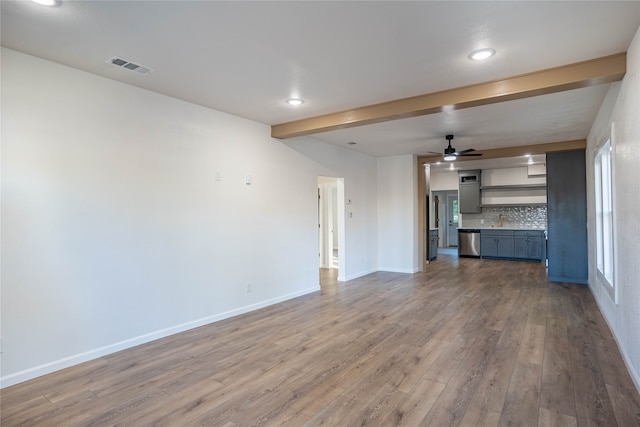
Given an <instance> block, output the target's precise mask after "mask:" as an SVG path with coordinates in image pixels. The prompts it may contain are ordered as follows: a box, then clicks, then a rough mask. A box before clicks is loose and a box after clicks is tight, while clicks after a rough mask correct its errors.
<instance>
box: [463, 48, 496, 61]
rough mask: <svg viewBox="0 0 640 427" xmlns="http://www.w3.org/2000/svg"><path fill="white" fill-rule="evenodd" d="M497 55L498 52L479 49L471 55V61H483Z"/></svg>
mask: <svg viewBox="0 0 640 427" xmlns="http://www.w3.org/2000/svg"><path fill="white" fill-rule="evenodd" d="M495 54H496V51H495V50H493V49H478V50H474V51H473V52H471V53H470V54H469V59H473V60H474V61H483V60H485V59H488V58H491V57H492V56H493V55H495Z"/></svg>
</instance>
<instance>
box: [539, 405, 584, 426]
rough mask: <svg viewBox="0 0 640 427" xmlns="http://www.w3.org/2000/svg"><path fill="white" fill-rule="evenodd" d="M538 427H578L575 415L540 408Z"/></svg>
mask: <svg viewBox="0 0 640 427" xmlns="http://www.w3.org/2000/svg"><path fill="white" fill-rule="evenodd" d="M538 427H578V421H577V420H576V418H575V417H571V416H569V415H565V414H561V413H559V412H555V411H552V410H550V409H546V408H540V414H539V415H538Z"/></svg>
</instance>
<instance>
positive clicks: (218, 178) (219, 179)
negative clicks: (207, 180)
mask: <svg viewBox="0 0 640 427" xmlns="http://www.w3.org/2000/svg"><path fill="white" fill-rule="evenodd" d="M216 181H222V175H221V174H220V172H218V171H216Z"/></svg>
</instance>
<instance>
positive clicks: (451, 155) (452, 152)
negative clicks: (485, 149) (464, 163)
mask: <svg viewBox="0 0 640 427" xmlns="http://www.w3.org/2000/svg"><path fill="white" fill-rule="evenodd" d="M445 138H446V140H447V141H448V142H449V146H448V147H447V148H445V149H444V155H443V157H444V160H446V161H448V162H450V161H452V160H455V159H456V158H457V157H462V156H482V154H481V153H472V151H476V150H474V149H473V148H468V149H466V150H462V151H456V149H455V148H453V147H452V146H451V140H452V139H453V135H446V136H445ZM434 154H440V153H434Z"/></svg>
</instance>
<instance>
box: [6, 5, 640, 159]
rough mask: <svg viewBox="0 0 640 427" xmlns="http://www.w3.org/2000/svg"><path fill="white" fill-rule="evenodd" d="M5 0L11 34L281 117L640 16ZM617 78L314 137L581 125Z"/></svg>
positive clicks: (522, 60) (189, 96) (400, 142)
mask: <svg viewBox="0 0 640 427" xmlns="http://www.w3.org/2000/svg"><path fill="white" fill-rule="evenodd" d="M0 3H1V11H0V12H1V19H2V22H1V37H2V45H3V46H5V47H8V48H11V49H15V50H18V51H21V52H25V53H28V54H32V55H35V56H38V57H41V58H45V59H49V60H52V61H55V62H59V63H62V64H66V65H69V66H72V67H75V68H79V69H82V70H86V71H88V72H91V73H95V74H99V75H102V76H105V77H108V78H111V79H114V80H119V81H122V82H124V83H128V84H131V85H135V86H138V87H141V88H146V89H149V90H153V91H155V92H159V93H163V94H166V95H169V96H173V97H175V98H179V99H183V100H186V101H190V102H193V103H196V104H200V105H204V106H207V107H211V108H214V109H216V110H220V111H225V112H228V113H232V114H235V115H238V116H242V117H246V118H249V119H253V120H256V121H259V122H262V123H266V124H270V125H271V124H277V123H282V122H287V121H292V120H297V119H302V118H307V117H312V116H316V115H320V114H327V113H333V112H337V111H344V110H347V109H352V108H356V107H361V106H365V105H370V104H374V103H379V102H384V101H389V100H395V99H400V98H405V97H409V96H414V95H420V94H425V93H431V92H436V91H441V90H446V89H452V88H456V87H460V86H466V85H470V84H475V83H481V82H486V81H492V80H497V79H501V78H506V77H510V76H514V75H519V74H523V73H528V72H533V71H538V70H542V69H546V68H551V67H556V66H561V65H565V64H570V63H575V62H579V61H584V60H589V59H594V58H599V57H603V56H606V55H611V54H615V53H619V52H623V51H626V50H627V48H628V46H629V43H630V41H631V39H632V38H633V36H634V34H635V32H636V30H637V28H638V26H639V25H640V1H624V2H614V1H589V2H578V1H567V2H564V1H552V2H538V1H531V2H484V1H472V2H463V1H446V2H434V1H428V2H419V1H417V2H400V1H388V2H382V1H380V2H369V1H352V2H338V1H333V2H329V1H327V2H311V1H299V2H271V1H258V2H221V1H65V0H62V2H61V3H60V5H59V6H58V7H53V8H47V7H43V6H40V5H37V4H34V3H31V2H29V1H25V0H20V1H11V0H3V1H2V2H0ZM482 47H492V48H494V49H495V50H496V51H497V54H496V55H495V57H493V58H491V59H490V60H488V61H485V62H474V61H471V60H469V59H468V58H467V55H468V53H469V52H471V51H472V50H475V49H478V48H482ZM113 56H120V57H122V58H124V59H127V60H129V61H132V62H135V63H138V64H141V65H144V66H146V67H149V68H151V69H153V70H154V72H153V73H152V74H150V75H148V76H141V75H138V74H136V73H133V72H130V71H127V70H124V69H120V68H116V67H114V66H113V65H111V64H108V63H107V62H106V61H107V60H108V59H109V58H111V57H113ZM608 86H609V85H602V86H596V87H591V88H584V89H576V90H572V91H568V92H563V93H556V94H552V95H544V96H539V97H534V98H528V99H522V100H517V101H509V102H505V103H500V104H493V105H485V106H482V107H474V108H468V109H463V110H458V111H451V112H448V113H438V114H433V115H428V116H423V117H416V118H411V119H403V120H398V121H391V122H385V123H380V124H375V125H368V126H362V127H357V128H351V129H343V130H337V131H331V132H325V133H320V134H316V135H314V136H313V137H314V138H317V139H320V140H322V141H326V142H329V143H332V144H337V145H340V146H344V147H347V148H349V149H353V150H357V151H361V152H363V153H368V154H371V155H374V156H389V155H399V154H427V153H428V152H429V151H435V152H441V151H442V149H443V148H444V147H445V145H446V141H445V140H444V135H445V134H447V133H453V134H455V139H454V141H453V146H454V147H455V148H457V149H458V150H463V149H466V148H471V147H473V148H475V149H490V148H501V147H509V146H521V145H529V144H539V143H547V142H557V141H565V140H575V139H582V138H585V137H586V136H587V133H588V131H589V129H590V126H591V123H592V121H593V119H594V117H595V114H596V112H597V110H598V107H599V105H600V103H601V102H602V99H603V98H604V96H605V94H606V91H607V89H608ZM290 97H301V98H303V99H304V100H305V103H304V104H303V105H302V106H300V107H297V108H294V107H291V106H289V105H287V104H286V103H285V100H286V99H287V98H290ZM350 141H353V142H356V143H357V145H352V146H350V145H346V143H347V142H350Z"/></svg>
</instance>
